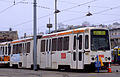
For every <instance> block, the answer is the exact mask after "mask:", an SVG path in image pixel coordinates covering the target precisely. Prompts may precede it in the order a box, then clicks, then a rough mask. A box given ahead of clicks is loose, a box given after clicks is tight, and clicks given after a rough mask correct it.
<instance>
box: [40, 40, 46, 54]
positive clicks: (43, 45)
mask: <svg viewBox="0 0 120 77" xmlns="http://www.w3.org/2000/svg"><path fill="white" fill-rule="evenodd" d="M41 52H45V40H41Z"/></svg>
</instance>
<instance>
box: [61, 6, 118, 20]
mask: <svg viewBox="0 0 120 77" xmlns="http://www.w3.org/2000/svg"><path fill="white" fill-rule="evenodd" d="M117 8H120V5H119V6H116V7H112V8H109V9H105V10H102V11H99V12H96V13H93V14H92V15H96V14H100V13H103V12H106V11H110V10H113V9H117ZM84 17H86V16H81V17H76V18H71V19H68V20H64V21H62V22H68V21H74V20H77V19H82V18H84Z"/></svg>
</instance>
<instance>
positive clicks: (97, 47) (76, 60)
mask: <svg viewBox="0 0 120 77" xmlns="http://www.w3.org/2000/svg"><path fill="white" fill-rule="evenodd" d="M37 44H38V45H37V46H38V52H40V59H39V60H40V64H39V65H40V68H50V69H62V68H65V69H68V68H70V69H86V68H87V69H88V67H91V68H92V69H94V68H95V61H96V59H97V58H96V57H97V56H99V57H101V59H102V61H103V63H104V66H107V65H108V63H109V62H111V51H110V49H111V47H110V38H109V31H108V29H105V28H96V27H85V28H78V29H73V30H68V31H63V32H57V33H51V34H47V35H45V36H43V37H42V38H41V39H38V43H37Z"/></svg>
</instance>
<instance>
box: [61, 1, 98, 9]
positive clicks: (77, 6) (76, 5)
mask: <svg viewBox="0 0 120 77" xmlns="http://www.w3.org/2000/svg"><path fill="white" fill-rule="evenodd" d="M95 1H97V0H92V1H89V2H85V3H82V4H79V5H76V6H73V7H70V8H66V9H63V10H61V11H67V10H70V9H73V8H76V7H80V6H83V5H86V4H89V3H92V2H95Z"/></svg>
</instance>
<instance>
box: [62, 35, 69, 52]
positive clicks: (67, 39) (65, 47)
mask: <svg viewBox="0 0 120 77" xmlns="http://www.w3.org/2000/svg"><path fill="white" fill-rule="evenodd" d="M63 50H69V36H67V37H64V44H63Z"/></svg>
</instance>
